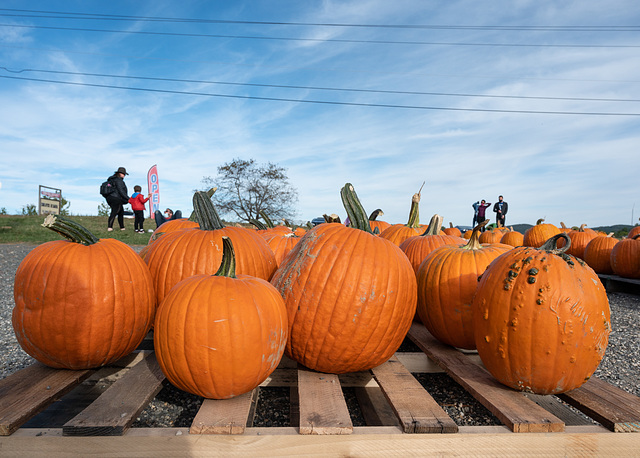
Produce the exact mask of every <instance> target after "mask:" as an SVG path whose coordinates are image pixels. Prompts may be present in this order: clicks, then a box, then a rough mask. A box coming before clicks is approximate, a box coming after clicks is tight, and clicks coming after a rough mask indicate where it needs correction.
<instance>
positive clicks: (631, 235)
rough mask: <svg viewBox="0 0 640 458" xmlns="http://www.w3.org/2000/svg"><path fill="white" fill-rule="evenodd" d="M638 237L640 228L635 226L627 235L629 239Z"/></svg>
mask: <svg viewBox="0 0 640 458" xmlns="http://www.w3.org/2000/svg"><path fill="white" fill-rule="evenodd" d="M636 235H640V226H633V227H632V228H631V230H630V231H629V233H628V234H627V238H630V239H632V238H634V237H635V236H636Z"/></svg>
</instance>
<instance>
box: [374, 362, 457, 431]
mask: <svg viewBox="0 0 640 458" xmlns="http://www.w3.org/2000/svg"><path fill="white" fill-rule="evenodd" d="M371 372H373V376H374V377H375V378H376V380H377V381H378V384H379V385H380V388H381V389H382V392H383V393H384V395H385V397H386V398H387V399H388V400H389V403H390V404H391V407H392V408H393V410H394V411H395V413H396V415H397V416H398V419H399V420H400V424H401V425H402V429H403V431H404V432H405V433H456V432H458V425H456V423H455V422H454V421H453V420H452V419H451V417H449V415H447V413H446V412H445V411H444V410H443V409H442V407H440V406H439V405H438V403H437V402H436V401H435V399H433V398H432V397H431V395H430V394H429V393H427V391H426V390H425V389H424V388H423V387H422V385H421V384H420V382H418V381H417V380H416V379H415V378H414V377H413V376H412V375H411V373H410V372H409V371H408V370H407V368H405V367H404V366H403V365H402V363H400V361H398V359H397V358H396V357H395V356H394V357H391V358H390V359H389V361H387V362H386V363H383V364H381V365H380V366H378V367H375V368H373V369H371Z"/></svg>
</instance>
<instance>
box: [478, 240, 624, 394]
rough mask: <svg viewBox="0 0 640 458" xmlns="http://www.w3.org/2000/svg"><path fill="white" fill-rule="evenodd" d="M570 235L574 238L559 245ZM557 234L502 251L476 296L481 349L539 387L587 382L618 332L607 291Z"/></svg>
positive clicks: (514, 383)
mask: <svg viewBox="0 0 640 458" xmlns="http://www.w3.org/2000/svg"><path fill="white" fill-rule="evenodd" d="M561 237H562V238H565V239H566V241H567V246H565V247H563V248H557V240H558V239H559V238H561ZM570 243H571V239H569V237H568V236H567V235H566V234H564V233H562V234H557V235H555V236H554V237H552V238H551V239H549V241H547V242H546V243H545V244H543V245H542V246H541V247H540V248H531V247H517V248H513V249H512V250H510V251H508V252H506V253H505V254H503V255H501V256H499V257H498V258H496V259H495V260H494V261H493V262H492V263H491V264H490V265H489V266H488V267H487V270H486V271H485V273H484V274H483V275H482V279H481V280H480V283H479V285H478V289H477V291H476V294H475V297H474V300H473V328H474V335H475V341H476V347H477V349H478V354H479V355H480V358H481V359H482V362H483V364H484V366H485V367H486V368H487V370H488V371H489V372H490V373H491V374H492V375H493V376H494V377H495V378H496V379H497V380H498V381H500V382H501V383H503V384H505V385H507V386H509V387H511V388H513V389H516V390H521V391H528V392H533V393H536V394H558V393H563V392H565V391H569V390H572V389H575V388H577V387H579V386H580V385H582V384H583V383H584V382H585V381H586V380H588V379H589V377H590V376H591V375H592V374H593V372H594V371H595V370H596V368H597V367H598V364H599V363H600V361H601V360H602V358H603V357H604V353H605V349H606V347H607V343H608V339H609V333H610V332H611V322H610V310H609V301H608V299H607V293H606V291H605V289H604V286H603V285H602V283H601V282H600V280H599V279H598V275H597V274H596V273H595V272H594V271H593V269H591V268H590V267H589V266H587V265H586V263H585V262H584V261H582V260H580V259H577V258H575V257H573V256H570V255H567V254H565V253H564V251H566V250H567V248H568V247H569V246H570Z"/></svg>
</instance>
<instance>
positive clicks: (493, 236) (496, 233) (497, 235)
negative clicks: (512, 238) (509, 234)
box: [480, 229, 505, 243]
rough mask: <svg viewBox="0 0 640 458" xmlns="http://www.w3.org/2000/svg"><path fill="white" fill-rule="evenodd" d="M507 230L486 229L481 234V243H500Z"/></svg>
mask: <svg viewBox="0 0 640 458" xmlns="http://www.w3.org/2000/svg"><path fill="white" fill-rule="evenodd" d="M504 234H505V232H503V231H501V230H499V229H493V230H491V231H485V232H482V233H481V234H480V243H500V240H501V239H502V236H503V235H504Z"/></svg>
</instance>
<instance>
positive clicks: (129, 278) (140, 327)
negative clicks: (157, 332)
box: [12, 215, 155, 370]
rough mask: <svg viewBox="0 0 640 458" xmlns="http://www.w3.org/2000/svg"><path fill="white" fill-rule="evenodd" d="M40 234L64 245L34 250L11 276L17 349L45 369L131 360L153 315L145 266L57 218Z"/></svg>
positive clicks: (110, 242) (120, 247) (124, 248)
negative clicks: (48, 233)
mask: <svg viewBox="0 0 640 458" xmlns="http://www.w3.org/2000/svg"><path fill="white" fill-rule="evenodd" d="M43 226H44V227H46V228H48V229H51V230H53V231H55V232H57V233H59V234H60V235H62V236H63V237H65V238H66V239H67V240H56V241H52V242H46V243H43V244H41V245H38V246H37V247H35V248H34V249H33V250H31V251H30V252H29V254H27V256H25V258H24V259H23V260H22V262H21V263H20V265H19V267H18V269H17V271H16V275H15V281H14V301H15V307H14V308H13V314H12V324H13V329H14V331H15V334H16V338H17V340H18V343H19V344H20V346H21V347H22V348H23V349H24V351H25V352H27V353H28V354H29V355H31V356H32V357H34V358H35V359H36V360H38V361H40V362H41V363H43V364H45V365H47V366H50V367H53V368H60V369H72V370H80V369H90V368H96V367H100V366H104V365H106V364H109V363H112V362H114V361H117V360H118V359H120V358H122V357H123V356H125V355H127V354H129V353H131V352H132V351H133V350H134V349H135V348H136V347H137V346H138V345H139V344H140V342H142V340H143V339H144V337H145V336H146V335H147V333H148V332H149V329H150V327H151V324H152V323H153V317H154V313H155V294H154V290H153V282H152V279H151V275H150V274H149V270H148V269H147V266H146V264H145V263H144V261H143V260H142V259H141V258H140V257H139V256H138V255H137V254H136V252H135V251H133V249H131V248H130V247H129V246H128V245H126V244H124V243H122V242H120V241H119V240H116V239H97V238H96V237H95V236H94V235H93V234H92V233H91V232H90V231H88V230H87V229H86V228H84V227H83V226H82V225H80V224H77V223H76V222H74V221H73V220H70V219H67V218H64V217H62V216H54V215H49V216H47V217H46V218H45V220H44V224H43Z"/></svg>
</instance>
